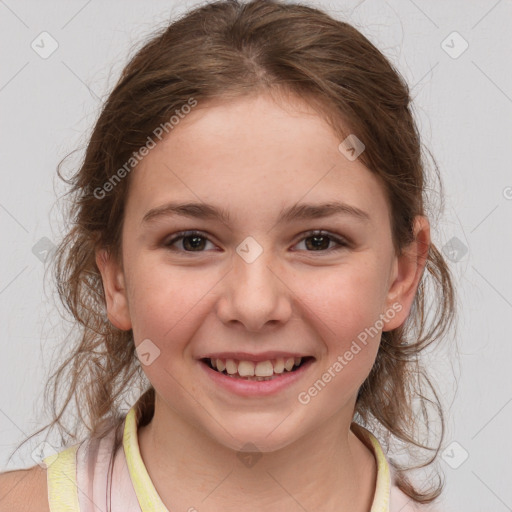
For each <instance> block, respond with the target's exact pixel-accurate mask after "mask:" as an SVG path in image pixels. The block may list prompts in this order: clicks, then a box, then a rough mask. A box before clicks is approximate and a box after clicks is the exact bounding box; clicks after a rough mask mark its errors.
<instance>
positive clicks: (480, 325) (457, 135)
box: [0, 0, 512, 512]
mask: <svg viewBox="0 0 512 512" xmlns="http://www.w3.org/2000/svg"><path fill="white" fill-rule="evenodd" d="M196 4H197V2H190V1H187V2H172V1H170V0H168V1H163V0H153V1H142V0H137V1H135V0H130V1H128V0H123V1H120V0H117V1H113V0H112V1H109V2H102V1H100V0H89V1H84V0H80V1H76V0H65V1H64V0H62V1H49V0H47V1H44V2H41V1H36V0H32V1H27V0H17V1H16V0H1V1H0V51H1V65H0V109H1V110H0V120H1V122H0V129H1V132H0V135H1V137H0V155H1V162H0V176H1V187H0V226H1V228H0V229H1V235H2V244H1V248H2V250H1V251H0V268H1V270H0V325H1V332H0V340H1V356H0V365H1V366H0V374H1V386H0V457H1V462H0V470H6V469H15V468H22V467H28V466H33V465H34V461H33V460H32V459H31V451H32V450H33V449H34V447H35V446H37V445H38V443H39V442H41V438H39V437H36V438H33V440H32V442H30V443H27V444H26V445H24V448H23V449H22V450H20V451H18V452H17V453H16V455H15V456H14V457H13V458H12V459H11V460H10V461H9V464H7V459H8V457H9V455H10V454H11V452H12V451H13V450H14V448H15V446H16V445H17V444H18V443H19V442H21V440H22V439H24V438H25V436H26V435H28V434H31V433H33V432H34V431H35V430H36V429H37V428H40V427H41V426H43V425H44V424H45V423H46V421H47V420H48V418H49V416H48V411H43V410H42V407H43V402H42V399H43V394H42V393H43V386H44V383H45V379H46V378H47V376H48V374H49V371H50V370H51V368H50V364H51V358H52V357H53V356H54V353H55V352H57V353H58V352H59V350H60V349H59V347H62V346H63V345H64V344H65V343H66V332H67V330H68V329H69V326H68V325H64V321H63V320H62V319H61V317H60V315H59V314H58V313H57V312H56V311H55V306H54V302H53V300H54V299H53V298H52V294H53V290H52V288H51V282H50V283H49V284H46V286H44V279H43V278H44V255H45V254H46V252H45V251H48V250H51V248H52V246H53V244H54V243H56V242H57V240H58V238H59V236H60V235H61V229H60V220H61V219H60V214H59V210H58V208H57V207H56V206H55V202H56V200H57V197H58V196H61V195H62V194H63V192H64V191H65V190H66V189H65V188H64V187H63V184H62V183H61V182H60V180H59V179H58V178H57V175H56V166H57V164H58V162H59V161H60V160H61V159H62V158H63V157H64V156H66V155H67V154H68V153H70V152H71V151H73V150H74V149H76V148H79V149H80V148H82V147H83V145H84V144H85V143H86V141H87V135H88V134H89V133H90V131H91V129H92V126H93V124H94V121H95V119H96V117H97V115H98V112H99V109H100V107H101V103H102V101H103V100H104V99H105V98H106V97H107V95H108V92H109V91H110V89H111V87H112V86H113V85H114V83H115V81H116V80H117V77H118V75H119V73H120V71H121V69H122V68H123V66H124V64H126V62H127V59H128V56H129V55H132V53H133V49H134V48H138V47H140V45H141V43H142V41H143V40H144V39H145V38H147V37H148V36H149V34H150V33H151V32H152V31H153V30H155V29H157V28H159V27H162V26H163V25H164V24H165V23H166V21H167V20H168V19H169V17H170V16H173V15H176V14H179V13H181V12H182V11H183V10H185V9H188V8H189V7H191V6H193V5H196ZM311 4H312V5H318V6H320V7H323V8H325V9H327V10H328V11H329V12H330V13H331V14H333V15H334V16H337V17H338V18H340V19H345V20H347V21H349V22H350V23H353V24H354V25H355V26H356V27H357V28H359V29H360V30H361V31H362V32H363V33H364V34H365V35H366V36H367V37H368V38H369V39H370V40H371V41H372V42H373V43H374V44H375V45H376V46H377V47H378V48H379V49H380V50H381V51H382V52H383V53H384V54H385V55H386V56H387V57H389V58H390V59H391V61H392V62H393V63H394V64H395V66H396V67H397V68H398V69H399V71H400V72H401V74H402V75H403V76H404V77H405V78H406V80H407V81H408V83H409V84H410V88H411V94H412V96H413V98H414V108H415V113H416V118H417V122H418V126H419V129H420V131H421V134H422V140H423V143H424V144H425V146H426V147H428V148H429V149H430V150H431V151H432V153H433V155H434V156H435V158H436V160H437V163H438V165H439V168H440V170H441V174H442V178H443V184H444V192H445V201H446V204H445V209H444V211H443V213H442V215H441V216H440V217H439V219H433V225H432V235H433V241H434V242H435V243H436V245H437V246H438V247H439V248H443V252H444V254H445V255H446V256H447V258H448V261H449V265H450V268H451V269H452V271H453V274H454V276H455V280H456V285H457V289H458V296H459V304H460V312H459V317H458V326H457V336H456V337H455V336H452V337H451V338H450V339H447V340H445V341H444V342H443V345H442V346H440V347H439V350H438V351H437V352H436V353H433V354H432V357H431V362H430V370H431V372H432V375H434V376H435V380H436V383H437V385H438V389H439V390H441V393H442V398H443V400H444V402H445V405H446V407H447V412H446V417H447V426H448V432H447V436H446V441H445V443H444V445H443V454H442V457H441V458H440V467H441V469H442V470H443V472H444V475H445V479H446V489H445V492H444V501H443V502H442V503H443V505H444V509H445V510H450V511H456V510H464V511H465V512H473V511H484V510H485V511H490V510H492V511H493V512H505V511H508V510H512V486H511V485H510V482H512V470H511V469H510V459H511V456H512V436H510V432H511V423H512V422H511V420H512V378H511V372H510V365H511V364H512V336H511V334H512V329H511V328H510V319H511V317H512V265H511V263H512V261H511V260H512V258H511V254H512V230H511V224H512V223H511V220H512V165H511V164H512V158H511V155H510V148H511V143H512V70H511V65H510V62H511V61H510V51H511V50H512V32H511V31H510V26H511V23H512V3H511V2H510V1H506V0H502V1H475V0H473V1H464V0H451V1H450V2H442V1H439V0H438V1H433V2H427V1H426V0H415V1H413V0H390V1H389V2H387V1H382V0H378V1H377V0H365V1H352V2H350V1H338V2H336V1H331V2H326V1H322V2H311ZM82 154H83V152H82V151H81V150H80V151H79V152H78V153H77V154H76V155H75V157H74V160H72V161H74V162H76V163H78V162H79V160H80V157H81V155H82ZM434 199H435V197H434ZM434 220H435V222H434ZM455 338H456V339H455ZM456 345H458V350H454V347H455V346H456Z"/></svg>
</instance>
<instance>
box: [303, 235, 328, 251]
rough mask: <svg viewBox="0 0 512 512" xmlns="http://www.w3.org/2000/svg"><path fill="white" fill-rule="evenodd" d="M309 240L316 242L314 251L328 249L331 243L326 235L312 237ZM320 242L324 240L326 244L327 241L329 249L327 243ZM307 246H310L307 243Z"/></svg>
mask: <svg viewBox="0 0 512 512" xmlns="http://www.w3.org/2000/svg"><path fill="white" fill-rule="evenodd" d="M308 240H314V243H313V249H322V248H323V249H326V248H327V247H328V246H329V241H328V240H327V237H326V236H325V235H317V236H311V237H309V238H308ZM319 240H324V242H325V241H327V247H326V246H325V243H324V244H322V242H319ZM306 245H308V244H307V241H306Z"/></svg>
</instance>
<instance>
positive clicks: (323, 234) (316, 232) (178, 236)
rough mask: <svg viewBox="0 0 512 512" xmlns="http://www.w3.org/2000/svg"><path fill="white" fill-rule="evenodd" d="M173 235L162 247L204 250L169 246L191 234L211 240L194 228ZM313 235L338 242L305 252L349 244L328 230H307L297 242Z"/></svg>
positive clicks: (325, 251) (172, 249)
mask: <svg viewBox="0 0 512 512" xmlns="http://www.w3.org/2000/svg"><path fill="white" fill-rule="evenodd" d="M175 235H176V236H174V237H173V238H171V239H170V240H168V241H167V242H164V244H163V245H164V247H166V248H168V249H169V250H171V251H173V252H185V253H189V254H194V253H201V252H205V251H185V250H183V251H178V250H177V249H175V248H172V247H171V246H172V245H173V244H175V243H176V242H178V241H179V240H183V239H184V238H188V237H193V236H199V237H201V238H205V239H206V240H208V241H210V242H211V240H209V238H208V237H207V236H206V235H205V233H203V232H202V231H194V230H192V231H180V232H179V233H176V234H175ZM314 236H318V237H320V236H321V237H327V238H330V239H331V240H332V241H334V242H335V243H337V244H338V247H333V248H331V249H326V250H321V249H320V250H318V251H314V250H313V251H306V252H311V253H314V252H320V253H330V252H333V251H339V250H341V249H345V248H346V247H348V246H349V245H350V244H349V242H348V241H347V240H345V239H344V238H342V237H339V236H336V235H333V234H331V233H329V232H328V231H323V230H312V231H307V232H306V233H304V234H303V237H302V238H301V239H300V240H299V242H297V243H300V242H302V241H303V240H306V239H307V238H312V237H314ZM212 243H213V242H212Z"/></svg>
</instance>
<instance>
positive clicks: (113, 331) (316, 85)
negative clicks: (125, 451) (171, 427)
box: [25, 0, 455, 503]
mask: <svg viewBox="0 0 512 512" xmlns="http://www.w3.org/2000/svg"><path fill="white" fill-rule="evenodd" d="M263 92H265V93H271V94H276V95H292V96H293V95H298V96H300V97H301V98H302V99H307V100H308V101H309V102H310V103H311V105H314V106H315V107H316V108H317V110H318V112H319V113H320V114H321V115H322V116H323V117H324V118H325V119H326V121H327V122H329V123H330V125H331V126H332V128H333V130H335V131H336V133H338V134H339V135H340V141H341V140H343V139H344V138H345V137H346V136H347V135H348V134H349V133H353V134H356V135H357V137H358V138H359V139H361V140H362V141H366V149H365V151H364V152H363V153H362V154H361V155H360V157H359V158H360V159H361V161H362V162H363V164H364V165H365V166H366V167H367V168H368V169H370V170H371V171H372V172H374V173H375V174H376V175H377V176H378V177H379V178H380V180H381V183H382V186H383V187H384V190H385V192H386V194H387V198H388V200H389V204H390V210H391V223H392V235H393V243H394V246H395V249H396V251H397V253H398V254H400V252H401V251H402V249H403V248H404V247H405V246H406V245H407V244H408V243H410V242H411V241H412V222H413V219H414V217H415V216H416V215H425V213H426V206H427V205H426V189H427V174H426V167H425V164H424V162H423V156H424V155H422V144H421V141H420V135H419V133H418V130H417V127H416V124H415V121H414V119H413V115H412V107H411V98H410V94H409V89H408V86H407V84H406V82H405V81H404V80H403V78H402V77H401V75H400V73H399V72H398V71H397V70H396V69H394V67H393V66H392V65H391V64H390V62H388V60H387V59H386V58H385V57H384V56H383V54H382V53H381V52H380V51H379V50H378V49H377V48H376V47H375V46H374V45H373V44H372V43H371V42H370V41H369V40H368V39H367V38H366V37H365V36H363V35H362V34H361V33H360V32H359V31H358V30H356V29H355V28H354V27H353V26H351V25H350V24H348V23H345V22H343V21H339V20H336V19H333V18H332V17H330V16H329V15H328V14H326V13H324V12H322V11H321V10H319V9H316V8H313V7H309V6H306V5H301V4H296V3H291V2H279V1H276V0H254V1H251V2H246V3H245V2H239V1H237V0H226V1H218V2H212V3H207V4H205V5H203V6H201V7H198V8H196V9H194V10H192V11H191V12H189V13H187V14H185V15H183V16H182V17H180V18H179V19H177V20H176V21H174V22H173V23H171V24H170V25H169V26H168V27H166V28H165V29H164V30H162V31H160V32H158V33H157V34H155V35H154V36H153V37H152V38H151V39H150V40H149V41H148V42H146V43H145V44H144V46H143V47H142V48H141V49H140V50H139V51H138V52H137V53H136V54H135V55H134V56H133V58H132V59H131V60H130V62H129V63H128V65H127V66H126V67H125V69H124V70H123V72H122V74H121V77H120V78H119V81H118V82H117V84H116V85H115V87H114V88H113V90H112V92H111V94H110V95H109V97H108V99H107V101H106V102H105V104H104V106H103V109H102V111H101V113H100V115H99V118H98V120H97V122H96V124H95V127H94V130H93V133H92V136H91V137H90V140H89V143H88V145H87V148H86V152H85V156H84V159H83V162H82V164H81V166H80V168H79V169H78V170H77V172H76V173H75V174H74V175H73V176H72V177H71V178H70V179H69V180H66V179H65V178H64V177H62V175H61V174H60V166H61V164H62V162H61V164H59V176H60V177H61V179H63V180H64V181H65V182H66V183H67V184H68V185H70V190H69V192H68V193H67V195H68V196H69V198H70V200H69V210H68V212H67V213H68V218H69V219H70V220H72V223H71V225H70V226H69V230H68V231H67V234H66V236H65V237H64V238H63V240H62V241H61V243H60V244H59V246H58V248H57V250H56V252H55V261H54V263H53V265H54V266H53V268H54V276H55V281H56V283H57V289H58V294H59V297H60V299H61V301H62V303H63V305H64V306H65V308H66V310H67V311H68V312H69V313H70V314H71V315H72V318H73V319H74V321H75V322H76V323H77V327H76V328H74V330H73V334H74V336H75V339H73V340H72V341H71V340H66V344H67V345H68V346H69V347H70V354H69V356H68V357H67V358H66V360H65V361H64V362H63V363H62V364H61V365H60V366H59V367H58V369H57V370H56V371H55V373H54V374H53V375H52V378H51V379H50V380H49V381H48V383H47V388H46V390H47V392H48V390H49V389H50V386H51V385H52V381H53V396H52V399H51V406H52V410H53V416H52V417H53V420H52V422H51V423H50V424H49V425H47V426H45V427H44V428H43V429H41V430H39V431H37V432H36V433H35V434H33V435H36V434H37V433H39V432H41V431H42V430H44V429H46V428H48V427H50V428H53V427H54V426H58V428H59V430H60V432H61V435H62V439H63V442H65V443H66V442H67V440H66V439H65V438H64V435H63V433H64V432H65V433H67V434H69V435H70V436H71V438H72V439H77V436H78V427H77V426H76V425H75V427H74V428H73V429H72V430H71V432H68V431H67V430H66V428H65V427H64V425H63V422H62V421H61V420H62V417H63V415H64V413H65V411H66V410H67V408H68V406H69V405H70V403H71V401H72V400H74V402H75V403H76V406H77V407H76V410H77V414H78V416H79V418H80V420H79V425H78V426H85V427H86V428H87V430H88V431H89V435H90V436H102V435H105V433H106V432H107V431H109V429H111V428H117V429H118V430H119V428H118V427H119V425H120V424H121V423H122V421H123V420H124V415H121V414H119V410H120V409H121V407H122V400H123V398H125V399H126V393H127V390H133V389H136V388H137V387H141V389H143V390H144V393H143V394H142V396H141V398H140V400H139V402H138V405H137V408H138V409H137V410H138V412H139V414H140V415H141V417H142V418H145V420H144V419H142V421H150V418H151V415H152V410H153V407H154V389H153V388H152V387H151V385H149V387H148V386H147V384H148V383H147V380H146V378H145V375H144V372H143V371H142V369H141V367H140V364H139V363H138V359H137V357H136V354H135V346H134V340H133V335H132V332H131V330H130V331H121V330H119V329H117V328H116V327H114V326H113V325H112V324H111V323H110V322H109V321H108V318H107V315H106V308H105V296H104V290H103V285H102V280H101V275H100V273H99V270H98V267H97V265H96V261H95V251H96V249H97V248H99V247H104V248H107V249H108V251H109V252H110V254H111V255H112V256H113V257H115V258H118V259H119V261H121V252H120V246H121V227H122V221H123V208H124V201H125V197H126V193H127V190H128V187H129V184H130V181H131V180H130V176H131V174H130V172H131V171H132V170H133V168H135V167H136V163H137V159H136V158H135V157H136V156H137V155H139V154H140V153H139V151H140V149H141V148H143V147H144V146H145V145H147V144H148V141H149V139H151V140H153V142H155V140H154V139H156V138H158V136H157V132H156V130H155V129H156V128H157V127H164V128H165V127H167V130H168V131H170V130H171V129H172V123H170V121H169V120H170V118H171V117H172V116H173V115H175V114H176V113H177V111H180V109H182V107H183V106H184V105H186V104H189V105H190V104H191V103H190V99H193V100H194V101H195V102H196V104H201V103H206V102H207V101H210V100H229V99H230V98H237V97H241V96H244V95H248V94H258V93H263ZM161 130H162V128H161ZM122 169H124V172H121V170H122ZM434 171H435V174H436V177H437V178H438V180H439V183H440V184H441V181H440V176H439V170H438V168H437V165H436V164H435V161H434ZM107 183H110V186H108V187H107V186H106V184H107ZM429 296H430V297H431V298H432V300H431V301H430V302H428V301H427V298H428V297H429ZM454 302H455V299H454V287H453V281H452V278H451V275H450V270H449V268H448V265H447V263H446V261H445V260H444V258H443V256H442V254H441V252H440V251H439V250H438V249H437V247H436V246H435V245H434V244H432V245H431V247H430V251H429V256H428V261H427V264H426V267H425V272H424V275H423V276H422V281H421V283H420V286H419V288H418V291H417V295H416V299H415V301H414V304H413V309H412V311H411V314H410V315H409V318H408V319H407V321H406V322H405V323H404V324H403V325H402V326H401V327H400V328H397V329H395V330H393V331H389V332H384V333H383V334H382V340H381V345H380V348H379V351H378V354H377V358H376V361H375V364H374V366H373V368H372V370H371V372H370V374H369V376H368V378H367V379H366V381H365V382H364V384H363V385H362V386H361V388H360V392H359V395H358V399H357V403H356V411H355V412H356V415H357V417H358V418H359V419H360V421H361V422H362V423H363V424H364V425H365V426H367V427H369V428H370V429H371V427H372V426H377V425H380V426H381V427H383V429H384V431H385V432H387V433H388V434H389V435H391V436H394V437H395V438H397V439H398V440H400V441H403V442H404V443H405V444H406V445H407V446H410V445H414V446H417V447H420V448H421V449H423V450H426V451H430V452H432V451H433V452H434V453H433V454H432V456H431V457H430V458H429V459H428V460H426V461H425V462H424V463H423V464H422V465H419V466H412V465H411V464H409V463H408V464H406V465H402V466H401V465H399V464H398V463H397V462H395V461H393V460H392V459H391V463H392V464H393V467H394V468H395V469H396V471H397V476H398V481H397V485H398V486H399V488H400V489H401V490H402V491H403V492H404V493H405V494H407V495H408V496H409V497H411V498H412V499H413V500H415V501H416V502H421V503H429V502H431V501H433V500H434V499H435V498H436V497H437V496H439V494H440V493H441V490H442V484H438V485H434V484H433V485H432V486H431V488H430V489H427V490H424V491H422V490H418V489H417V488H416V487H415V485H413V484H412V483H411V482H410V481H409V480H408V479H407V477H406V474H405V473H406V471H407V470H408V469H410V468H411V467H424V466H427V465H429V464H431V463H432V462H433V461H434V460H435V458H436V456H437V455H438V452H439V449H440V446H441V443H442V441H443V435H444V418H443V412H442V407H441V404H440V402H439V398H438V395H437V393H436V391H435V388H434V386H433V385H432V383H431V382H430V380H429V378H428V375H427V373H426V371H425V369H424V368H423V366H422V364H421V358H420V355H421V352H422V351H424V349H425V348H426V347H428V346H429V345H431V344H432V343H433V342H434V341H436V340H441V339H443V338H444V337H445V336H446V334H447V333H448V331H449V329H450V327H451V326H452V324H453V319H454V314H455V307H454ZM428 313H430V314H428ZM66 372H67V374H66ZM425 384H426V385H427V386H428V387H429V388H430V389H431V390H432V392H433V399H432V400H431V399H430V398H429V397H428V396H427V395H426V394H424V393H425V391H424V389H423V386H424V385H425ZM61 388H63V390H64V391H65V393H64V394H63V395H61V394H60V393H59V390H60V389H61ZM60 396H64V403H63V404H62V407H60V408H59V409H58V406H57V403H58V397H60ZM428 404H432V405H433V406H434V409H435V411H434V412H435V413H436V414H437V415H438V418H439V420H440V424H441V436H440V439H439V441H438V443H437V444H436V446H435V447H434V448H431V447H429V446H427V445H425V444H423V443H422V442H421V439H419V438H418V437H419V436H420V428H419V425H420V424H421V423H423V424H424V425H427V428H428V426H429V425H430V423H431V417H430V416H429V413H428V410H427V407H426V406H427V405H428ZM57 409H58V410H57ZM82 412H83V413H85V417H84V416H83V415H82ZM148 418H149V419H148ZM30 437H32V436H30ZM29 439H30V438H29ZM27 440H28V439H27ZM25 442H26V441H25ZM119 443H120V439H119V436H118V437H117V440H116V447H115V449H117V447H118V446H119Z"/></svg>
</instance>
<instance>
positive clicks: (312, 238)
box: [163, 230, 349, 252]
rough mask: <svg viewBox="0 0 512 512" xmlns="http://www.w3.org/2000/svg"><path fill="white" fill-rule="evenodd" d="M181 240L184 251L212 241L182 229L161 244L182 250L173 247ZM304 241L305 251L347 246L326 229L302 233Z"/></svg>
mask: <svg viewBox="0 0 512 512" xmlns="http://www.w3.org/2000/svg"><path fill="white" fill-rule="evenodd" d="M179 241H181V249H183V251H184V252H204V249H205V245H206V244H207V243H212V242H211V241H210V240H209V239H208V237H207V236H205V234H204V233H202V232H201V231H182V232H180V233H176V235H175V236H174V237H173V238H171V239H170V240H168V241H167V242H165V243H164V244H163V245H164V246H165V247H167V248H169V249H170V250H172V251H175V252H183V251H181V250H180V249H177V248H175V247H173V246H174V245H175V244H176V243H177V242H179ZM302 242H304V243H305V247H306V252H331V251H338V250H340V249H343V248H345V247H348V246H349V243H348V241H346V240H345V239H344V238H341V237H338V236H336V235H333V234H330V233H328V232H326V231H322V230H316V231H308V232H307V233H304V236H303V238H302V239H301V242H300V243H302ZM332 242H334V243H335V244H336V246H335V247H331V248H329V245H330V244H331V243H332Z"/></svg>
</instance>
